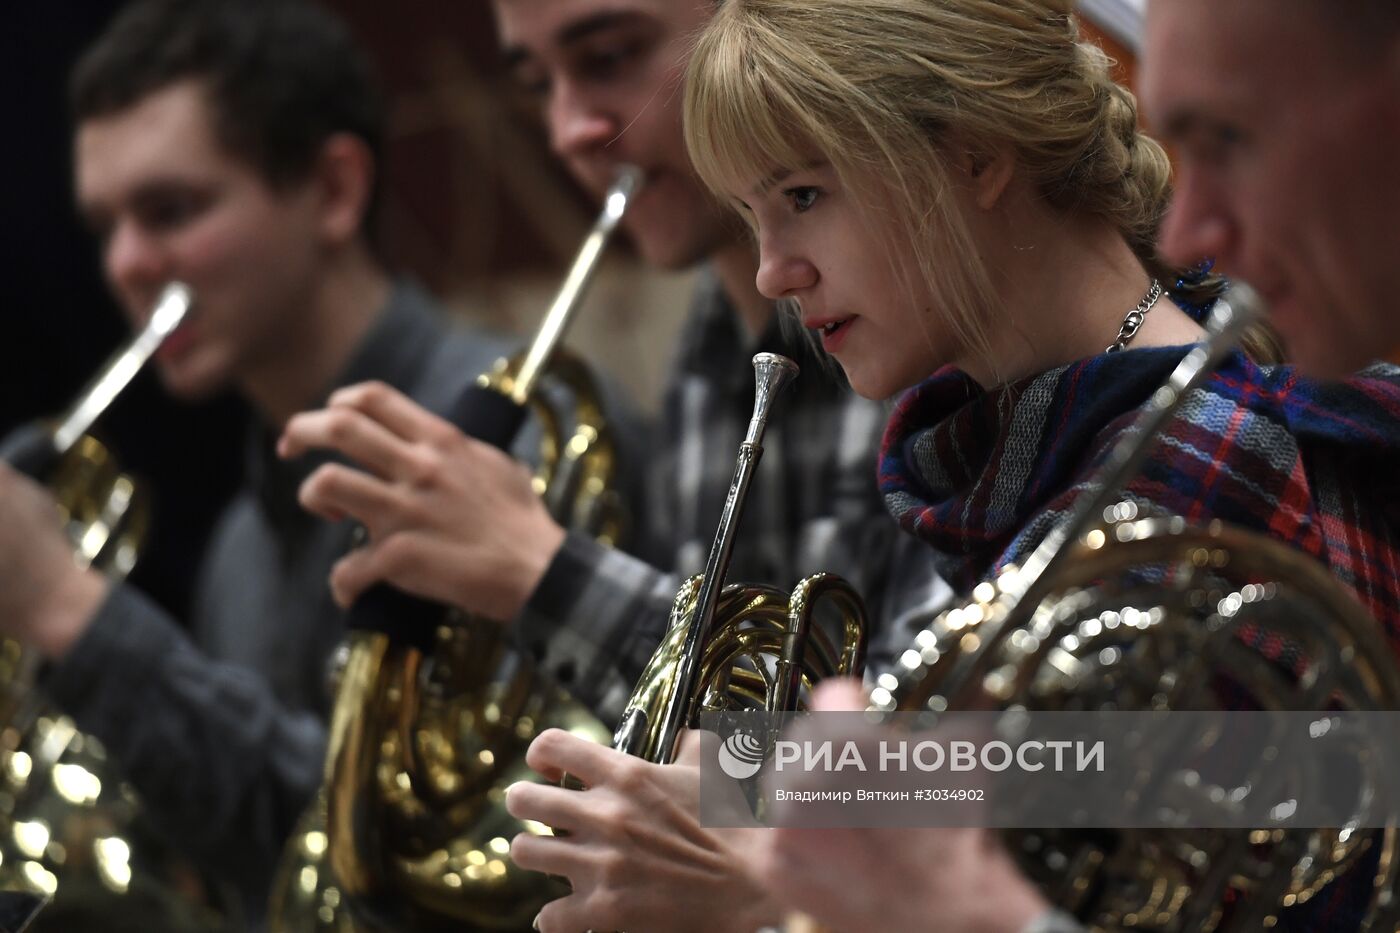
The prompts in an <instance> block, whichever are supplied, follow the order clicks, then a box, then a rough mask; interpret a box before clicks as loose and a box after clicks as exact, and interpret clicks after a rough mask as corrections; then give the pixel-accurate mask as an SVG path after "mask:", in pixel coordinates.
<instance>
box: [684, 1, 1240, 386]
mask: <svg viewBox="0 0 1400 933" xmlns="http://www.w3.org/2000/svg"><path fill="white" fill-rule="evenodd" d="M1110 64H1111V63H1110V61H1109V59H1108V57H1107V56H1106V55H1105V54H1104V53H1103V51H1102V50H1100V49H1099V48H1098V47H1097V46H1095V45H1092V44H1090V43H1088V42H1083V41H1081V40H1080V36H1079V28H1078V25H1077V23H1076V21H1075V18H1074V16H1073V15H1072V13H1071V2H1070V0H725V2H724V3H723V4H722V5H721V6H720V8H719V10H718V12H717V13H716V16H715V18H714V19H713V20H712V21H711V23H710V25H709V26H708V27H707V28H706V29H705V31H704V32H703V33H702V34H701V36H700V38H699V40H698V42H697V45H696V49H695V52H694V54H693V55H692V57H691V60H690V65H689V72H688V75H687V81H686V101H685V118H686V119H685V133H686V143H687V146H688V147H689V149H690V154H691V158H692V160H693V161H694V163H695V166H696V169H697V171H698V172H699V173H700V176H701V177H702V178H703V179H704V180H705V182H706V183H707V184H708V185H709V186H710V187H712V188H713V189H715V190H716V191H725V190H734V189H736V188H742V187H744V186H746V185H748V184H751V183H752V181H753V179H755V178H761V177H766V176H767V175H769V174H770V173H771V172H773V171H774V170H775V169H797V168H800V167H801V166H802V165H804V164H806V163H809V162H811V160H812V158H813V156H814V154H816V155H820V156H821V157H822V158H823V159H826V160H829V161H830V162H831V164H832V167H833V169H834V170H835V171H836V173H837V175H838V177H839V178H840V180H841V183H842V185H843V186H844V187H846V188H848V189H849V190H851V191H852V193H853V195H854V196H855V197H857V199H858V200H860V201H861V202H862V203H864V204H867V205H886V208H885V209H884V210H885V212H886V213H891V214H892V216H893V218H894V219H895V220H896V222H897V225H898V227H899V228H900V229H899V231H898V235H899V236H900V238H902V239H904V240H905V242H906V243H908V244H909V245H910V247H911V248H912V250H913V253H914V255H915V257H916V263H915V265H916V267H917V268H915V269H912V270H896V272H897V274H900V275H902V276H903V277H904V278H905V284H906V286H909V285H912V283H913V282H914V281H916V280H917V281H920V282H922V283H924V287H925V288H931V289H933V290H934V294H935V297H936V299H937V302H938V304H939V305H940V306H941V307H943V308H947V309H950V318H951V319H950V320H948V321H947V322H946V323H947V326H949V327H950V328H951V330H952V333H953V335H954V336H955V338H957V339H959V340H960V341H961V342H962V343H963V345H964V346H966V347H968V348H969V349H971V350H973V351H974V352H980V353H981V354H982V355H983V356H985V357H987V358H988V359H989V360H990V357H991V351H990V345H989V342H988V335H987V331H986V327H987V322H988V321H989V320H991V319H992V317H991V312H992V310H993V309H992V307H991V305H992V295H993V288H992V281H991V278H990V275H991V273H990V271H989V270H988V269H987V268H986V267H985V265H984V264H983V263H982V262H981V260H980V258H979V257H978V255H977V252H976V250H975V249H974V247H973V242H972V238H971V235H970V233H969V230H968V227H967V224H966V222H965V220H964V219H963V217H962V216H961V214H960V213H959V212H958V210H957V209H956V207H955V203H954V199H953V198H952V197H951V196H950V195H949V191H950V185H951V184H952V180H953V177H954V176H953V174H952V172H951V167H952V165H953V160H954V159H958V158H963V157H966V156H968V155H970V156H971V157H972V158H973V160H974V162H975V161H976V160H978V159H980V158H984V157H985V158H990V157H991V156H992V155H993V154H994V153H996V152H999V151H1004V150H1005V149H1007V148H1010V149H1011V150H1012V151H1013V152H1014V153H1015V157H1016V162H1017V166H1018V170H1019V171H1020V172H1021V173H1022V174H1023V175H1024V177H1025V178H1026V179H1027V180H1028V181H1029V182H1030V183H1031V184H1033V185H1034V187H1035V189H1036V190H1037V191H1038V192H1039V193H1040V194H1041V196H1042V197H1043V198H1044V199H1045V201H1046V203H1048V204H1049V205H1051V206H1052V207H1054V208H1056V209H1058V210H1061V211H1064V212H1066V213H1070V214H1075V215H1080V216H1094V217H1099V218H1102V219H1103V220H1104V221H1106V222H1107V223H1109V224H1111V225H1112V226H1113V227H1114V229H1116V230H1117V231H1118V232H1119V233H1120V234H1121V235H1122V237H1123V239H1124V240H1125V241H1126V242H1127V243H1128V245H1129V246H1130V247H1131V248H1132V250H1133V251H1134V253H1135V254H1136V255H1137V257H1138V259H1139V260H1140V261H1141V262H1142V264H1143V265H1144V267H1145V268H1146V269H1147V270H1148V272H1149V273H1151V274H1153V275H1155V276H1157V277H1158V278H1160V279H1162V280H1163V282H1164V284H1166V285H1168V286H1171V285H1172V284H1173V283H1175V282H1176V281H1177V279H1178V274H1177V273H1175V272H1173V271H1171V270H1169V269H1168V268H1166V267H1165V266H1164V264H1163V263H1161V262H1160V261H1159V260H1158V258H1157V255H1156V251H1155V248H1154V242H1155V239H1156V234H1157V230H1158V227H1159V226H1160V224H1161V221H1162V218H1163V216H1164V214H1165V211H1166V207H1167V202H1168V200H1169V197H1170V190H1171V188H1170V178H1171V166H1170V163H1169V162H1168V159H1167V156H1166V153H1165V152H1164V151H1163V149H1162V147H1161V146H1160V145H1158V144H1157V142H1155V141H1154V140H1153V139H1151V138H1150V137H1148V136H1146V135H1144V134H1143V133H1142V132H1140V130H1139V129H1138V119H1137V104H1136V101H1135V99H1134V98H1133V95H1132V94H1131V93H1130V92H1129V91H1128V90H1127V89H1125V88H1123V87H1122V86H1120V85H1119V84H1117V83H1116V82H1115V81H1114V80H1113V79H1112V77H1111V76H1110V73H1109V67H1110ZM953 146H956V147H957V149H956V150H953V148H952V147H953ZM893 205H904V207H903V208H898V209H894V210H893V211H891V210H890V207H891V206H893ZM871 209H872V210H877V209H878V208H871ZM950 257H955V260H954V261H950ZM1218 288H1219V285H1218V280H1215V281H1206V282H1204V283H1197V284H1194V285H1187V286H1184V287H1183V289H1181V290H1177V291H1176V292H1175V293H1176V295H1177V297H1179V298H1184V299H1185V300H1188V301H1200V300H1204V299H1206V298H1209V297H1213V295H1214V294H1215V293H1217V292H1218ZM1182 291H1186V292H1188V293H1187V294H1182ZM992 362H993V364H994V361H992Z"/></svg>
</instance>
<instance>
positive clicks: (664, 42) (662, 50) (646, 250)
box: [493, 0, 735, 269]
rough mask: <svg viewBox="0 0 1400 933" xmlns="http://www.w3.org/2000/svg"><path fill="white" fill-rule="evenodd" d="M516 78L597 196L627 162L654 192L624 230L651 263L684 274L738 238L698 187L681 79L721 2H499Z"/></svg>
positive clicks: (562, 154)
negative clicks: (686, 129) (686, 133)
mask: <svg viewBox="0 0 1400 933" xmlns="http://www.w3.org/2000/svg"><path fill="white" fill-rule="evenodd" d="M493 4H494V7H495V11H496V17H497V23H498V29H499V32H500V40H501V47H502V49H503V50H504V54H505V57H506V61H507V62H508V64H509V66H510V71H511V75H512V77H513V78H514V80H515V81H516V82H517V83H518V84H519V85H520V86H521V87H522V88H523V89H525V90H526V91H527V92H528V93H530V94H531V95H532V96H533V97H534V98H535V99H536V100H537V101H538V104H539V107H540V112H541V115H542V118H543V120H544V122H545V126H546V128H547V130H548V135H549V141H550V146H551V148H552V149H553V151H554V153H555V155H557V156H558V157H559V158H560V159H561V160H562V161H563V162H564V164H565V165H566V166H567V167H568V169H569V171H570V172H571V173H572V174H573V176H574V177H575V178H576V179H578V181H579V182H580V183H581V184H582V185H583V186H584V187H585V188H586V189H587V190H588V191H589V192H591V193H592V194H593V195H595V196H601V195H602V193H603V192H604V191H605V190H606V189H607V187H608V186H609V184H611V182H612V180H613V178H614V176H615V175H616V172H617V169H618V167H619V166H620V165H622V164H624V163H630V164H633V165H637V166H639V167H640V168H641V169H642V170H643V171H644V172H645V173H646V176H647V184H646V187H645V189H644V190H643V192H642V194H641V196H640V197H639V198H637V200H636V201H635V203H634V206H633V207H632V208H631V209H629V211H628V213H627V216H626V218H625V219H624V220H623V226H624V228H625V229H626V230H627V232H628V233H629V234H630V236H631V238H632V240H633V242H634V243H635V244H636V246H637V249H638V251H639V252H640V253H641V254H642V256H643V257H644V258H645V259H646V260H647V261H648V262H650V263H652V264H654V265H657V266H660V267H662V268H668V269H681V268H685V267H687V266H690V265H693V264H694V263H697V262H699V261H701V260H703V259H704V258H706V257H707V256H709V255H710V254H712V253H713V252H715V251H716V250H718V249H719V248H721V247H723V246H725V245H728V244H729V243H730V242H732V241H733V238H734V236H735V225H734V222H733V221H732V219H730V218H728V217H727V215H726V213H725V212H724V211H723V210H722V209H721V207H720V206H719V205H718V204H717V203H716V202H715V200H714V199H713V198H712V197H711V196H710V195H709V193H708V192H707V191H706V190H705V188H704V186H703V185H701V183H700V181H699V179H698V178H696V176H695V173H694V171H693V170H692V168H691V165H690V159H689V157H688V156H687V155H686V149H685V139H684V136H683V135H682V129H681V112H682V109H683V108H682V88H681V78H682V73H683V71H684V68H685V63H686V54H687V52H688V50H689V47H690V42H691V41H692V39H693V37H694V34H695V33H696V32H697V31H698V30H699V29H700V28H701V27H703V26H704V25H705V23H706V22H707V21H708V20H709V17H710V15H711V14H712V13H713V10H714V2H713V0H493Z"/></svg>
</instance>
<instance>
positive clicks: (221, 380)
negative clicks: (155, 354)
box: [156, 366, 229, 405]
mask: <svg viewBox="0 0 1400 933" xmlns="http://www.w3.org/2000/svg"><path fill="white" fill-rule="evenodd" d="M156 372H157V375H158V376H159V378H160V384H161V388H163V389H164V390H165V393H166V394H167V395H169V396H170V397H171V398H173V399H175V400H176V401H180V402H184V403H186V404H190V405H193V404H197V403H199V402H205V401H208V400H209V399H211V398H213V397H214V396H216V395H219V394H221V393H222V392H223V391H224V390H225V389H227V388H228V385H229V379H228V378H227V377H225V376H224V375H222V374H220V373H216V372H211V371H208V370H203V371H201V370H197V369H194V368H186V367H178V366H160V367H158V368H157V370H156Z"/></svg>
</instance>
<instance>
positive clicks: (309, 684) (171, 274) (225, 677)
mask: <svg viewBox="0 0 1400 933" xmlns="http://www.w3.org/2000/svg"><path fill="white" fill-rule="evenodd" d="M72 103H73V110H74V116H75V123H76V133H75V154H76V179H75V182H76V188H77V198H78V202H79V207H80V210H81V212H82V214H83V215H84V217H85V218H86V220H87V221H88V223H89V224H90V225H91V226H92V228H93V229H94V231H95V233H96V234H97V235H98V237H99V238H100V239H101V241H102V254H103V262H104V269H105V272H106V275H107V278H108V280H109V282H110V283H111V287H112V289H113V291H114V293H115V294H116V296H117V298H118V300H119V302H120V304H121V306H122V310H123V311H124V312H125V313H126V314H127V316H128V317H130V318H131V321H132V324H133V325H135V326H139V325H140V324H141V323H142V320H141V318H142V316H143V315H144V314H146V313H147V311H148V310H149V308H150V307H151V304H152V302H153V300H154V298H155V296H156V295H157V294H158V293H159V292H160V291H161V289H162V288H163V286H164V285H165V284H166V283H167V282H169V281H171V280H175V279H178V280H181V281H183V282H185V283H187V284H188V285H189V286H190V287H191V288H192V290H193V292H194V294H195V300H196V304H195V310H194V312H192V314H191V315H190V317H189V318H188V319H187V321H186V326H184V327H182V328H181V329H180V330H179V331H177V332H176V333H175V334H174V335H173V336H172V337H170V338H169V340H168V341H167V343H166V344H165V346H164V347H163V348H162V350H161V352H160V354H159V356H158V357H157V363H158V368H159V373H160V377H161V379H162V381H163V382H164V384H165V386H166V388H167V389H168V390H169V391H170V392H171V393H172V394H173V395H175V396H177V397H179V398H186V399H196V398H200V397H203V396H206V395H208V394H210V393H212V392H216V391H219V390H221V389H225V388H230V387H231V388H235V389H236V390H237V391H239V392H240V393H242V394H243V395H244V396H245V397H246V398H247V399H248V400H249V401H250V402H251V403H252V405H253V408H254V410H255V412H256V414H257V421H258V424H257V426H256V428H255V430H254V431H252V432H251V434H250V439H249V444H248V462H247V467H248V471H249V475H248V477H247V480H246V483H245V485H244V488H243V489H242V491H241V492H240V493H239V494H238V495H237V497H236V498H235V500H234V501H233V502H232V504H231V505H230V506H229V508H228V510H227V511H226V512H225V513H224V515H223V516H222V519H221V522H220V524H219V526H218V528H217V531H216V533H215V537H214V539H213V541H212V544H211V549H210V552H209V554H208V556H207V559H206V560H205V562H204V565H203V569H202V573H201V577H200V580H199V584H198V589H197V597H196V603H197V607H196V609H195V612H194V615H193V618H192V619H190V620H189V622H190V626H189V631H190V633H189V634H187V633H186V630H185V627H183V626H181V625H179V624H178V623H177V622H176V621H175V620H173V619H171V618H169V617H167V616H166V615H165V614H164V613H163V612H162V611H161V610H160V609H158V608H157V607H156V606H155V605H154V604H153V603H152V602H150V601H149V600H148V599H146V598H145V597H144V596H143V595H142V594H140V593H138V592H136V591H135V590H133V589H132V588H130V587H128V586H125V585H109V584H108V583H107V582H106V581H105V580H104V579H103V578H102V577H101V576H99V575H98V574H97V573H95V572H92V571H83V570H79V569H77V568H76V566H75V564H74V562H73V559H72V556H71V548H70V544H69V542H68V541H67V540H66V538H65V537H63V536H62V534H61V533H60V531H59V530H58V524H57V522H56V520H55V514H54V511H55V510H54V505H53V502H52V500H51V498H50V497H49V496H48V495H47V494H46V493H45V492H44V491H43V490H42V489H40V488H39V487H38V486H36V485H35V484H33V483H30V482H28V481H27V480H25V479H22V478H20V477H19V476H17V475H16V474H15V473H14V472H12V471H11V470H9V469H6V468H4V467H3V466H0V504H2V507H0V627H2V628H3V631H4V633H5V634H6V635H8V636H12V637H14V638H17V639H20V640H21V641H23V642H26V643H28V644H30V645H33V646H35V647H37V648H38V649H39V650H40V651H41V652H42V654H43V656H44V657H45V658H46V659H47V660H48V662H49V670H48V672H47V676H46V677H45V678H44V680H43V682H42V685H43V688H44V690H45V692H46V693H47V694H48V696H49V697H51V698H52V699H53V700H54V701H56V702H57V703H58V705H59V706H60V707H61V708H62V709H64V710H65V711H66V712H68V713H70V714H71V715H73V717H74V718H75V719H76V720H77V722H78V724H79V727H80V728H82V729H85V730H87V731H90V732H91V733H93V734H94V735H96V736H97V737H98V738H100V739H101V741H102V742H103V743H104V744H105V745H106V747H107V749H108V750H109V753H110V754H111V755H113V756H114V757H115V758H116V759H117V761H118V762H119V763H120V765H122V766H123V768H124V770H125V773H126V774H127V775H128V776H129V778H130V780H131V782H132V783H133V784H134V785H135V786H136V788H137V789H138V791H139V792H140V793H141V795H142V796H143V798H144V800H145V802H146V803H147V804H148V805H149V807H150V810H151V811H152V814H153V816H154V817H155V818H156V821H157V822H158V823H159V824H160V825H161V826H162V827H163V828H164V829H166V830H168V831H169V833H170V834H171V835H173V836H174V837H175V838H176V839H177V840H178V841H179V842H180V843H181V844H182V845H183V846H184V847H185V848H186V849H187V851H188V852H189V853H190V854H191V855H192V856H195V857H196V858H197V859H198V860H199V861H201V862H202V863H203V864H204V865H205V866H206V867H207V868H209V869H210V871H211V873H213V874H215V875H217V876H219V877H221V878H224V879H228V880H231V881H232V882H234V883H236V884H237V885H238V887H239V888H240V889H241V892H242V894H243V895H244V897H245V899H246V902H247V907H248V912H249V914H250V916H251V917H252V918H256V917H257V916H258V915H259V914H260V913H261V911H262V910H263V905H264V904H265V902H266V896H267V887H268V885H269V882H270V879H271V875H272V872H273V868H274V866H275V864H276V862H277V858H278V855H279V853H280V851H281V849H282V845H283V842H284V840H285V838H286V837H287V835H288V834H289V832H290V831H291V829H292V826H293V824H294V822H295V820H296V819H297V816H298V815H299V814H300V812H301V811H302V809H303V808H304V806H305V805H306V803H307V802H308V800H309V798H310V797H311V795H312V793H313V792H314V790H315V789H316V787H317V785H318V784H319V783H320V777H321V767H322V763H323V761H324V757H325V749H324V740H325V726H324V718H325V715H326V707H327V699H328V697H327V693H326V688H325V686H324V684H325V674H326V669H327V663H328V659H329V657H330V654H331V651H332V649H333V648H334V646H335V644H336V643H337V641H338V640H339V638H340V636H341V632H342V626H341V620H340V619H341V615H340V612H339V610H338V609H337V608H336V607H335V606H334V604H333V602H332V601H331V599H330V596H329V594H328V593H327V592H326V588H325V576H326V572H327V570H328V568H329V567H330V566H331V564H332V562H333V561H334V559H335V558H336V557H337V556H338V555H339V554H340V553H342V552H343V551H344V549H345V547H346V546H347V544H348V536H349V529H348V527H346V526H343V525H342V526H334V525H331V524H330V523H327V522H322V521H319V520H317V519H314V518H312V517H310V516H307V515H306V514H305V513H303V512H302V511H301V510H300V509H298V508H297V505H296V500H295V494H296V489H297V486H298V484H299V483H300V481H301V480H302V479H303V478H304V477H305V476H306V475H307V474H308V473H309V472H310V470H311V468H312V466H313V465H314V464H313V463H312V462H311V460H310V459H309V458H308V459H303V460H298V461H294V462H285V461H283V460H280V459H279V458H277V457H276V456H275V455H274V454H273V450H272V439H273V437H274V436H275V432H276V431H277V430H279V429H280V426H281V425H282V424H283V423H284V422H285V421H286V420H287V419H288V418H289V417H290V416H291V415H292V414H293V413H294V412H296V411H298V410H300V409H303V408H306V407H308V406H310V405H314V404H317V403H319V402H320V401H321V400H323V399H324V398H325V397H326V395H327V393H328V392H329V391H330V390H331V389H332V388H334V387H335V386H337V385H343V384H346V383H348V382H359V381H362V380H365V379H370V378H374V379H381V380H384V381H386V382H388V383H391V384H394V385H397V386H399V387H400V388H401V389H402V390H403V391H405V392H407V393H409V394H410V395H412V396H413V397H414V398H417V399H419V400H420V401H421V402H422V403H423V404H425V405H428V406H430V407H433V408H445V407H446V406H447V405H448V404H449V403H450V401H451V400H452V399H454V398H455V397H456V395H457V394H458V393H459V392H460V391H461V389H462V387H463V386H464V385H465V384H466V383H467V382H468V381H469V380H471V379H472V378H473V377H474V376H475V375H476V374H477V373H478V372H480V371H482V370H484V369H486V368H487V367H488V366H489V365H490V363H491V362H492V361H493V360H494V359H495V358H496V357H498V356H499V355H501V353H502V351H503V350H504V349H506V347H504V346H503V344H502V343H501V342H499V341H496V340H495V339H493V338H490V339H488V338H484V337H481V336H478V335H466V334H460V335H459V334H455V333H449V332H448V331H447V330H446V328H445V326H444V324H443V323H442V322H440V321H439V320H438V314H437V311H436V309H435V308H434V306H433V304H432V302H431V301H430V299H429V298H428V297H427V296H426V295H425V294H423V293H422V292H421V291H419V290H418V289H416V288H414V287H411V286H408V285H406V284H402V283H396V282H394V281H393V280H391V278H390V276H389V274H388V273H387V271H386V270H385V268H384V266H383V264H382V263H381V262H380V260H379V258H378V257H377V256H376V254H375V251H374V248H373V245H372V243H371V236H370V221H371V217H372V215H373V213H374V205H375V202H376V199H377V196H376V192H377V188H378V181H377V179H378V160H379V157H380V151H381V144H382V142H383V134H384V126H383V122H384V121H383V114H382V112H381V107H380V102H379V94H378V91H377V89H376V88H375V86H374V84H373V81H372V78H371V76H370V73H369V70H368V67H367V65H366V63H365V61H364V60H363V59H362V57H361V54H360V52H359V51H358V50H357V49H356V48H355V46H354V44H353V42H352V39H351V37H350V35H349V33H348V31H347V30H346V29H345V27H344V26H343V25H342V24H341V23H340V22H338V21H337V20H335V19H334V18H333V17H331V16H330V15H328V14H327V13H326V12H325V11H324V10H323V9H322V8H320V7H319V6H316V5H314V4H311V3H304V2H300V0H295V2H288V0H150V2H143V3H138V4H135V5H133V6H132V7H131V8H129V9H128V10H126V11H124V12H123V13H122V14H121V15H120V16H119V17H118V18H117V19H116V21H114V22H113V23H112V25H111V26H110V27H109V28H108V30H107V31H106V33H105V34H104V35H103V36H102V37H101V38H100V39H99V40H98V42H97V43H96V44H95V45H94V46H93V47H92V49H91V50H90V51H89V52H88V53H87V54H86V56H85V57H84V58H83V60H82V61H81V63H80V64H79V65H78V66H77V69H76V70H75V72H74V74H73V77H72Z"/></svg>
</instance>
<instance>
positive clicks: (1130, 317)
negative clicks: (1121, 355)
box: [1104, 279, 1162, 353]
mask: <svg viewBox="0 0 1400 933" xmlns="http://www.w3.org/2000/svg"><path fill="white" fill-rule="evenodd" d="M1161 297H1162V283H1161V282H1159V281H1157V280H1156V279H1153V280H1152V284H1151V285H1149V286H1148V287H1147V294H1146V295H1143V296H1142V301H1139V302H1138V303H1137V307H1136V308H1134V309H1133V310H1131V311H1129V312H1128V313H1127V315H1126V316H1124V318H1123V326H1122V327H1120V328H1118V339H1117V340H1115V341H1114V342H1113V346H1111V347H1109V348H1108V349H1107V350H1105V351H1104V352H1105V353H1117V352H1118V351H1119V350H1121V349H1123V348H1124V347H1126V346H1127V345H1128V341H1130V340H1132V339H1133V338H1134V337H1136V336H1137V332H1138V328H1139V327H1141V326H1142V322H1143V321H1144V320H1146V319H1147V312H1149V311H1151V310H1152V306H1153V305H1155V304H1156V303H1157V299H1158V298H1161Z"/></svg>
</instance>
